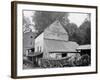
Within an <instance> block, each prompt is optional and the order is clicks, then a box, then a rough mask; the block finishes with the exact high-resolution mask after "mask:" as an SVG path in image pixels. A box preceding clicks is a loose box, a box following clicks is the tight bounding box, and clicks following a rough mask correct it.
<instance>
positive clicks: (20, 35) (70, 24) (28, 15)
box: [11, 1, 98, 79]
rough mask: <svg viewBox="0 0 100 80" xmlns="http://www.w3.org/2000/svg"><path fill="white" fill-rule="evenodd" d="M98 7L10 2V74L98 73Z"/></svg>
mask: <svg viewBox="0 0 100 80" xmlns="http://www.w3.org/2000/svg"><path fill="white" fill-rule="evenodd" d="M97 10H98V9H97V6H89V5H73V4H58V3H40V2H25V1H12V2H11V77H12V78H15V79H16V78H32V77H33V78H35V77H51V76H67V75H80V74H94V73H97V71H98V70H97V66H98V65H97V62H98V61H97V60H98V59H97V58H98V55H97V49H98V48H97V44H98V41H97V37H98V36H97V35H98V32H97V30H98V29H97V24H98V17H97V16H98V15H97ZM66 26H67V27H66ZM73 28H74V29H73Z"/></svg>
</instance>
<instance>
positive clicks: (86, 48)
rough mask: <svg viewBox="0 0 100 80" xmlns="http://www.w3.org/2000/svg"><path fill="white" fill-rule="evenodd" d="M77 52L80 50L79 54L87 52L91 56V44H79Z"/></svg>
mask: <svg viewBox="0 0 100 80" xmlns="http://www.w3.org/2000/svg"><path fill="white" fill-rule="evenodd" d="M76 50H77V51H78V52H80V54H81V55H84V54H88V55H89V56H91V45H90V44H87V45H80V46H79V47H78V48H77V49H76Z"/></svg>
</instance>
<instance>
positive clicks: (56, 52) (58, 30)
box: [35, 20, 79, 59]
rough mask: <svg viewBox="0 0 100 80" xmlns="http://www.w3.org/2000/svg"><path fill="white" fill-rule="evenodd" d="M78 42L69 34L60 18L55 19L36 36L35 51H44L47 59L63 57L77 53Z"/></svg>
mask: <svg viewBox="0 0 100 80" xmlns="http://www.w3.org/2000/svg"><path fill="white" fill-rule="evenodd" d="M78 46H79V45H78V44H77V43H76V42H73V41H69V36H68V33H67V32H66V30H65V29H64V27H63V26H62V25H61V23H60V21H59V20H56V21H54V22H53V23H52V24H51V25H50V26H48V27H47V28H46V29H45V30H44V31H43V32H42V33H41V34H40V35H39V36H37V37H36V38H35V52H41V53H43V58H45V59H62V58H63V57H66V56H73V55H76V54H75V53H77V51H76V48H78Z"/></svg>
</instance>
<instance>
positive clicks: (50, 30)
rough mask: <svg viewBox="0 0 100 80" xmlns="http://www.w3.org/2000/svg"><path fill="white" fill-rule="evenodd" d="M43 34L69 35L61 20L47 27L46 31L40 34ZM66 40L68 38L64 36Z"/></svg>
mask: <svg viewBox="0 0 100 80" xmlns="http://www.w3.org/2000/svg"><path fill="white" fill-rule="evenodd" d="M42 33H45V34H46V35H47V34H55V33H56V34H57V35H60V34H67V32H66V30H65V28H64V27H63V26H62V25H61V23H60V21H59V20H55V21H54V22H53V23H52V24H50V25H49V26H48V27H46V28H45V30H44V31H42V32H41V33H40V34H42ZM40 34H39V35H40ZM39 35H37V36H36V37H35V38H37V37H38V36H39ZM46 35H45V37H46V38H47V36H46ZM64 38H66V37H65V36H64Z"/></svg>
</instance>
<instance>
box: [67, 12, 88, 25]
mask: <svg viewBox="0 0 100 80" xmlns="http://www.w3.org/2000/svg"><path fill="white" fill-rule="evenodd" d="M87 16H88V14H82V13H69V16H68V18H69V20H70V22H71V23H75V24H77V26H78V27H79V26H80V25H81V24H82V23H83V22H84V20H85V19H86V18H87Z"/></svg>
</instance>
